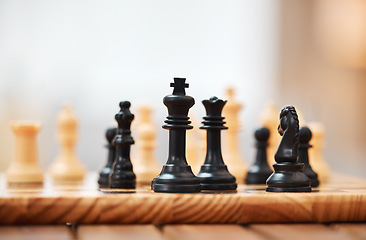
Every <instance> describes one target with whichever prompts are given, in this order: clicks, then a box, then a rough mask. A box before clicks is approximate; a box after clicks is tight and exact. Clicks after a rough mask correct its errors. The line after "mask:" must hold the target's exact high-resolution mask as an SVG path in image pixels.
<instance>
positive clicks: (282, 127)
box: [278, 106, 293, 136]
mask: <svg viewBox="0 0 366 240" xmlns="http://www.w3.org/2000/svg"><path fill="white" fill-rule="evenodd" d="M291 107H292V106H287V107H284V108H283V109H282V110H281V113H280V124H278V133H279V134H280V135H281V136H283V134H284V132H285V131H286V130H287V128H288V126H289V117H290V116H288V114H289V113H290V108H291ZM292 108H293V107H292Z"/></svg>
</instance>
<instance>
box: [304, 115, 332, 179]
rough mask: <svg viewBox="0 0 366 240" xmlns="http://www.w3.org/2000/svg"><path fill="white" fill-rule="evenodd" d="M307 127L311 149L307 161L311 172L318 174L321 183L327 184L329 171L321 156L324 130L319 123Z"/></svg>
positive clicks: (312, 123) (311, 123)
mask: <svg viewBox="0 0 366 240" xmlns="http://www.w3.org/2000/svg"><path fill="white" fill-rule="evenodd" d="M308 127H309V128H310V130H311V133H312V138H311V140H310V145H312V146H313V147H312V148H310V149H309V161H310V165H311V167H312V168H313V170H314V171H315V172H316V173H317V174H318V177H319V181H320V182H321V183H324V182H327V181H328V178H329V175H330V169H329V166H328V164H327V162H326V160H325V158H324V155H323V148H324V145H325V143H324V139H325V128H324V125H323V124H322V123H320V122H310V123H309V124H308Z"/></svg>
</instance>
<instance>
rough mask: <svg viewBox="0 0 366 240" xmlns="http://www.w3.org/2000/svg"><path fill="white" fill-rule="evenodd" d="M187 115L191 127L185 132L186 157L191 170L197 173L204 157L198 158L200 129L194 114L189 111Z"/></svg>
mask: <svg viewBox="0 0 366 240" xmlns="http://www.w3.org/2000/svg"><path fill="white" fill-rule="evenodd" d="M189 117H190V121H191V122H192V125H193V129H191V130H189V131H187V133H186V136H187V137H186V159H187V162H188V164H189V165H190V166H191V168H192V171H193V172H194V173H195V174H197V173H198V172H199V170H200V167H201V164H203V162H204V160H205V159H204V158H203V159H200V152H199V151H200V149H199V142H198V139H197V137H198V134H199V133H200V132H201V131H200V130H199V126H198V125H197V124H196V121H195V120H196V119H195V117H194V115H193V114H192V113H190V115H189ZM205 144H206V143H205Z"/></svg>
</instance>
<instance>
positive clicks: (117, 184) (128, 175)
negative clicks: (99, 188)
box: [109, 171, 136, 189]
mask: <svg viewBox="0 0 366 240" xmlns="http://www.w3.org/2000/svg"><path fill="white" fill-rule="evenodd" d="M120 176H124V177H123V178H121V177H120ZM109 187H110V188H125V189H133V188H136V176H135V174H134V173H133V172H132V171H126V172H125V173H124V174H122V173H120V172H113V173H112V174H111V176H110V178H109Z"/></svg>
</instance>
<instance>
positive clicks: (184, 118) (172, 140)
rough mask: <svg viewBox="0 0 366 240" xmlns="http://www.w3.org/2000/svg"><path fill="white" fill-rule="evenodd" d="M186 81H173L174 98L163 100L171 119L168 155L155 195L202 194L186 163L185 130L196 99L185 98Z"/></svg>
mask: <svg viewBox="0 0 366 240" xmlns="http://www.w3.org/2000/svg"><path fill="white" fill-rule="evenodd" d="M185 81H186V79H185V78H174V83H171V84H170V86H171V87H174V90H173V94H172V95H168V96H165V97H164V100H163V102H164V104H165V106H166V107H167V108H168V114H169V115H168V117H167V119H166V120H165V123H166V124H165V125H163V128H164V129H168V130H169V155H168V160H167V162H166V164H165V165H164V166H163V169H162V170H161V173H160V175H159V176H157V177H156V178H154V180H153V181H152V183H151V189H152V190H154V191H155V192H167V193H196V192H200V191H201V185H200V180H199V179H198V178H197V177H196V176H195V175H194V174H193V172H192V169H191V167H190V166H189V165H188V164H187V160H186V130H187V129H192V128H193V127H192V126H190V125H189V124H190V123H191V122H190V121H189V117H188V111H189V109H190V108H191V107H192V106H193V105H194V98H193V97H190V96H186V92H185V88H188V86H189V85H188V84H186V83H185Z"/></svg>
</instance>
